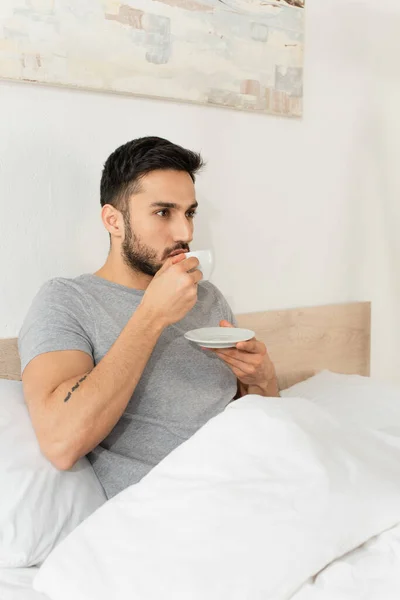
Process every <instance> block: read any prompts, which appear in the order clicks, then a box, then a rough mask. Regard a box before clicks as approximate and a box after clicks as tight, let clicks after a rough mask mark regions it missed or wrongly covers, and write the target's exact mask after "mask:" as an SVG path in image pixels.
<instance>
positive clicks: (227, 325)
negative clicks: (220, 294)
mask: <svg viewBox="0 0 400 600" xmlns="http://www.w3.org/2000/svg"><path fill="white" fill-rule="evenodd" d="M219 326H220V327H233V328H234V327H235V326H234V325H232V323H229V321H227V320H226V319H224V320H223V321H220V323H219Z"/></svg>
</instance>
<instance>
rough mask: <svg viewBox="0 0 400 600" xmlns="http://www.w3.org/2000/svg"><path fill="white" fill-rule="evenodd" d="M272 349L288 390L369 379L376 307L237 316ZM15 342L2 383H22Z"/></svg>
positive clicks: (7, 351)
mask: <svg viewBox="0 0 400 600" xmlns="http://www.w3.org/2000/svg"><path fill="white" fill-rule="evenodd" d="M237 319H238V322H239V326H240V327H245V328H247V329H252V330H253V331H255V332H256V335H257V338H258V339H259V340H262V341H263V342H264V343H265V344H266V346H267V348H268V352H269V355H270V356H271V359H272V361H273V362H274V364H275V367H276V371H277V374H278V379H279V385H280V388H281V389H285V388H287V387H289V386H291V385H293V384H294V383H297V382H299V381H302V380H304V379H307V378H308V377H311V376H312V375H314V374H315V373H317V372H318V371H322V370H323V369H329V370H330V371H334V372H336V373H356V374H358V375H369V372H370V337H371V304H370V303H369V302H355V303H351V304H335V305H331V306H317V307H311V308H296V309H289V310H276V311H267V312H259V313H249V314H244V315H243V314H242V315H238V317H237ZM20 369H21V365H20V361H19V356H18V349H17V342H16V340H15V339H3V340H1V339H0V379H20V378H21V374H20Z"/></svg>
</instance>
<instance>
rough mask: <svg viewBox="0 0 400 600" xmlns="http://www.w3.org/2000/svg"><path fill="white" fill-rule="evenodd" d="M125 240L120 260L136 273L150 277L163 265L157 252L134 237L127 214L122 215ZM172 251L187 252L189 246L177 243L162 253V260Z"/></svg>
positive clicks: (137, 237)
mask: <svg viewBox="0 0 400 600" xmlns="http://www.w3.org/2000/svg"><path fill="white" fill-rule="evenodd" d="M124 224H125V238H124V241H123V242H122V258H123V260H124V263H125V264H126V265H128V267H130V268H131V269H132V270H133V271H135V272H137V273H144V274H145V275H149V276H150V277H154V275H155V274H156V273H157V271H159V270H160V269H161V267H162V265H163V262H160V261H159V260H158V259H157V252H156V251H155V250H154V249H153V248H151V247H150V246H147V245H146V244H145V243H144V242H143V241H142V240H141V239H140V237H139V236H137V235H135V233H134V232H133V230H132V228H131V224H130V218H129V214H128V215H124ZM174 250H185V251H187V252H189V246H188V245H187V244H185V243H184V242H179V243H178V244H176V245H175V246H174V247H173V248H167V249H166V250H165V252H164V257H163V260H166V259H167V258H168V256H169V255H170V254H171V252H174Z"/></svg>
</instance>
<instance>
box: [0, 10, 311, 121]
mask: <svg viewBox="0 0 400 600" xmlns="http://www.w3.org/2000/svg"><path fill="white" fill-rule="evenodd" d="M303 43H304V0H271V1H269V0H125V1H122V2H120V1H118V0H1V2H0V77H1V78H5V79H16V80H19V81H31V82H38V83H47V84H53V85H62V86H69V87H76V88H84V89H92V90H99V91H110V92H117V93H127V94H135V95H140V96H148V97H153V98H163V99H171V100H177V101H182V102H194V103H200V104H205V105H213V106H224V107H230V108H235V109H242V110H250V111H253V112H260V113H272V114H277V115H286V116H294V117H296V116H301V114H302V98H303Z"/></svg>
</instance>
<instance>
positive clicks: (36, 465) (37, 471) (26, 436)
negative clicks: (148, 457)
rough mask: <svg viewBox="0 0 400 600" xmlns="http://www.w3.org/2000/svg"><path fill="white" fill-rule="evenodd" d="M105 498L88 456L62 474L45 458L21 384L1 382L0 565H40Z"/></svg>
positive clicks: (18, 382)
mask: <svg viewBox="0 0 400 600" xmlns="http://www.w3.org/2000/svg"><path fill="white" fill-rule="evenodd" d="M104 501H105V495H104V492H103V488H102V487H101V485H100V483H99V481H98V480H97V477H96V475H95V474H94V471H93V469H92V467H91V466H90V464H89V461H88V460H87V459H86V458H85V459H82V460H80V461H79V462H78V463H77V464H76V465H75V467H74V468H73V469H71V471H64V472H61V471H58V470H57V469H56V468H54V467H53V466H52V464H51V463H50V462H49V461H48V460H47V459H46V458H44V456H43V455H42V454H41V452H40V449H39V444H38V442H37V439H36V436H35V433H34V431H33V427H32V424H31V421H30V417H29V413H28V410H27V408H26V405H25V403H24V397H23V392H22V383H21V382H20V381H7V380H0V567H28V566H32V565H36V564H39V563H41V562H42V561H43V560H44V559H45V558H46V556H47V555H48V554H49V552H50V551H51V550H52V549H53V548H54V546H55V545H56V544H57V543H58V542H59V541H60V540H61V539H62V538H63V537H65V536H66V535H67V534H68V533H70V532H71V531H72V530H73V529H74V528H75V527H76V526H77V525H78V524H79V523H80V522H81V521H83V519H85V518H86V517H88V516H89V515H90V514H91V513H92V512H93V511H94V510H95V509H96V508H98V507H99V506H100V505H101V504H103V502H104Z"/></svg>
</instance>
